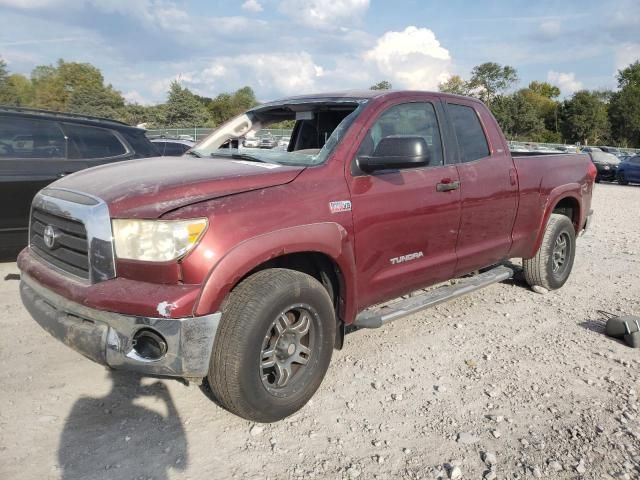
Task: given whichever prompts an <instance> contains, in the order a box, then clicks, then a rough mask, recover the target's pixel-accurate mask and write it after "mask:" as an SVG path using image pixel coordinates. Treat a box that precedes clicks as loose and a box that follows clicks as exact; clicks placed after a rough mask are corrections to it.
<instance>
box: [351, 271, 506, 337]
mask: <svg viewBox="0 0 640 480" xmlns="http://www.w3.org/2000/svg"><path fill="white" fill-rule="evenodd" d="M514 273H515V272H514V270H513V269H511V268H509V267H505V266H503V265H500V266H498V267H495V268H492V269H491V270H487V271H486V272H483V273H480V274H478V275H474V276H473V277H469V278H464V279H462V280H460V281H459V282H458V283H456V284H455V285H447V286H444V287H439V288H436V289H434V290H431V291H429V292H426V293H424V294H421V295H417V296H415V297H409V298H407V299H404V300H401V301H399V302H397V303H394V304H393V305H390V306H389V307H386V308H385V307H382V308H381V309H376V310H365V311H364V312H362V313H360V314H359V315H358V316H357V317H356V320H355V322H353V325H354V326H355V327H359V328H379V327H382V326H383V325H385V324H387V323H389V322H393V321H394V320H397V319H399V318H402V317H406V316H407V315H412V314H414V313H416V312H419V311H421V310H424V309H426V308H430V307H435V306H436V305H439V304H441V303H444V302H448V301H449V300H453V299H454V298H458V297H461V296H462V295H466V294H467V293H471V292H475V291H476V290H480V289H481V288H484V287H488V286H489V285H492V284H494V283H498V282H502V281H504V280H507V279H509V278H511V277H513V275H514Z"/></svg>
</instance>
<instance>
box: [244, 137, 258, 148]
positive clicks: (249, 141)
mask: <svg viewBox="0 0 640 480" xmlns="http://www.w3.org/2000/svg"><path fill="white" fill-rule="evenodd" d="M242 145H243V146H244V147H248V148H258V146H259V145H260V140H259V139H257V138H245V139H244V141H243V142H242Z"/></svg>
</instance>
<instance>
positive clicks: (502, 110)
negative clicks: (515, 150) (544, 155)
mask: <svg viewBox="0 0 640 480" xmlns="http://www.w3.org/2000/svg"><path fill="white" fill-rule="evenodd" d="M491 112H492V113H493V115H494V117H496V120H497V122H498V124H499V125H500V127H501V128H502V131H503V132H504V134H505V135H506V136H507V138H509V139H511V140H518V139H523V140H531V141H541V140H542V137H543V136H544V133H545V127H544V122H543V121H542V118H540V116H539V115H538V112H537V111H536V108H535V106H534V105H533V104H532V103H531V102H530V101H529V100H528V99H527V97H526V96H525V95H524V94H523V92H522V91H520V92H516V93H514V94H513V95H498V96H496V97H495V98H494V99H493V102H492V103H491Z"/></svg>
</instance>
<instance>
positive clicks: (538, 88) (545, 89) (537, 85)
mask: <svg viewBox="0 0 640 480" xmlns="http://www.w3.org/2000/svg"><path fill="white" fill-rule="evenodd" d="M528 89H529V90H531V91H532V92H534V93H536V94H538V95H540V96H541V97H545V98H549V99H551V98H556V97H559V96H560V89H559V88H558V87H556V86H555V85H551V84H550V83H547V82H537V81H535V80H534V81H533V82H531V83H530V84H529V88H528Z"/></svg>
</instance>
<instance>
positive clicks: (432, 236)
mask: <svg viewBox="0 0 640 480" xmlns="http://www.w3.org/2000/svg"><path fill="white" fill-rule="evenodd" d="M418 98H419V99H416V100H414V101H411V98H407V99H396V100H392V101H389V102H387V103H385V104H384V105H382V106H381V108H380V109H379V110H378V111H377V113H375V114H374V115H373V116H372V117H371V118H370V119H369V120H368V122H367V123H366V124H365V126H364V128H363V131H362V133H361V135H360V138H361V143H360V145H359V148H358V150H357V153H356V155H355V158H354V159H353V162H352V164H351V168H350V171H348V173H347V181H348V184H349V189H350V192H351V202H352V215H353V220H354V229H355V251H356V263H357V270H358V303H359V307H360V308H364V307H366V306H369V305H372V304H375V303H378V302H380V301H383V300H386V299H389V298H394V297H397V296H398V295H401V294H403V293H407V292H409V291H411V290H415V289H416V288H419V287H423V286H425V285H428V284H433V283H437V282H439V281H442V280H447V279H449V278H451V276H452V274H453V270H454V267H455V265H456V254H455V246H456V239H457V235H458V223H459V220H460V192H459V190H456V189H449V190H446V191H444V190H442V189H440V188H439V187H438V184H441V183H445V184H454V183H455V182H456V181H457V180H458V173H457V170H456V167H455V165H449V164H447V162H445V157H446V154H445V148H444V145H445V142H444V141H443V133H444V132H443V129H442V128H441V125H442V124H443V119H442V115H443V113H444V112H443V110H442V106H441V105H440V104H439V102H438V101H437V100H436V99H432V98H431V97H429V96H424V95H422V96H420V97H418ZM390 135H411V136H422V137H423V138H425V141H426V143H427V145H428V147H429V151H430V152H429V153H430V155H429V156H430V158H431V161H430V163H429V165H428V166H425V167H417V168H407V169H400V170H383V171H379V172H376V173H373V174H365V173H363V172H361V171H360V170H359V169H358V168H357V164H356V159H357V158H358V156H360V155H372V153H373V152H374V151H375V147H376V145H377V144H378V143H379V142H380V140H381V139H382V138H384V137H386V136H390Z"/></svg>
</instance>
